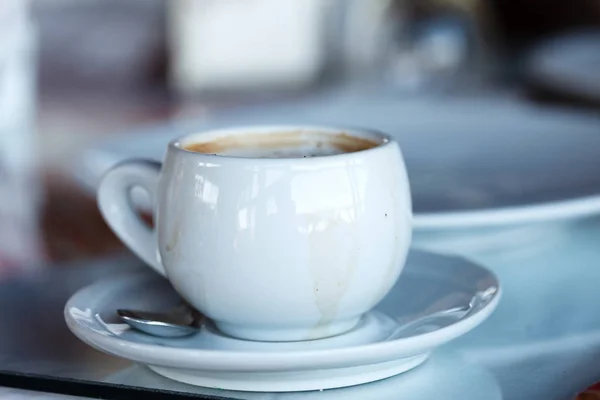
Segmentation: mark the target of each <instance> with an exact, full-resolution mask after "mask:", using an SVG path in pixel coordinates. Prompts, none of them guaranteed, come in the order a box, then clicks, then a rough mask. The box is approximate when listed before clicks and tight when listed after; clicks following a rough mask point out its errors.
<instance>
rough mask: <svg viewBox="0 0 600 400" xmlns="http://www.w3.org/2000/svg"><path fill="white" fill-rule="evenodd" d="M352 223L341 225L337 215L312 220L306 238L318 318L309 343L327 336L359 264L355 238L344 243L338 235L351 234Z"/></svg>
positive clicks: (344, 222)
mask: <svg viewBox="0 0 600 400" xmlns="http://www.w3.org/2000/svg"><path fill="white" fill-rule="evenodd" d="M352 222H353V221H344V219H343V218H342V217H341V216H340V215H337V216H336V217H334V218H331V219H327V218H315V219H313V220H312V221H311V224H310V225H311V228H312V229H311V232H310V234H309V237H308V240H309V246H310V256H309V263H310V265H309V267H310V273H311V276H312V279H313V294H314V296H315V304H316V306H317V308H318V310H319V312H320V314H321V318H320V319H319V321H318V322H317V324H316V325H315V327H314V328H313V329H312V330H311V331H310V333H309V335H308V336H309V337H308V338H309V339H315V338H320V337H326V336H330V334H329V333H328V330H329V328H330V325H331V323H332V322H333V321H334V319H335V317H336V315H337V312H338V307H339V304H340V302H341V300H342V298H343V297H344V295H345V294H346V292H347V291H348V287H349V286H350V283H351V282H352V278H353V276H354V273H355V271H356V267H357V263H358V247H357V240H356V236H355V235H354V237H351V238H350V240H349V241H345V240H343V239H344V238H345V237H346V235H341V234H340V233H341V232H350V231H351V230H352V226H351V225H352ZM336 228H337V229H336ZM338 232H339V233H338ZM342 254H343V256H342ZM340 257H343V258H340Z"/></svg>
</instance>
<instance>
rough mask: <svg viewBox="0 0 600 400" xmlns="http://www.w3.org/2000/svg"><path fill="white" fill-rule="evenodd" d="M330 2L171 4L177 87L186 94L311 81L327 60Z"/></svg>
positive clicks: (197, 0)
mask: <svg viewBox="0 0 600 400" xmlns="http://www.w3.org/2000/svg"><path fill="white" fill-rule="evenodd" d="M326 1H327V0H287V1H281V0H253V1H237V0H176V1H172V2H170V3H168V7H169V10H168V15H169V19H168V35H169V46H170V48H169V50H170V56H171V58H170V59H171V81H172V84H173V86H174V87H175V88H176V89H177V90H179V91H181V92H184V93H186V92H193V91H196V90H221V89H226V90H240V89H241V90H244V89H257V88H260V89H271V88H299V87H304V86H307V85H310V84H311V83H312V82H314V81H315V79H317V76H318V75H319V73H320V72H321V70H322V68H323V64H324V50H325V49H324V45H323V42H324V36H325V29H326V20H325V19H326V18H325V12H326V9H327V5H326V4H325V3H326Z"/></svg>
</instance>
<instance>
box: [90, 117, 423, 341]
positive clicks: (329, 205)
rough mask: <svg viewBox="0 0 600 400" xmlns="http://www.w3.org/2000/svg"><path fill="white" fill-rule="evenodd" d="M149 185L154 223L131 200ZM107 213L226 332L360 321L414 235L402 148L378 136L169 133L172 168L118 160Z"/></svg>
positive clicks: (327, 327) (287, 334)
mask: <svg viewBox="0 0 600 400" xmlns="http://www.w3.org/2000/svg"><path fill="white" fill-rule="evenodd" d="M134 187H141V188H143V189H145V190H146V191H147V192H148V193H149V195H150V198H151V201H152V202H153V205H154V229H152V228H150V227H149V226H148V225H147V224H145V223H144V222H143V220H142V219H140V217H139V216H138V215H137V213H136V211H135V210H134V208H133V207H132V201H131V199H130V193H131V190H132V189H133V188H134ZM98 203H99V207H100V210H101V212H102V214H103V216H104V218H105V219H106V221H107V222H108V224H109V225H110V226H111V227H112V229H113V230H114V231H115V233H116V234H117V235H118V236H119V237H120V238H121V240H122V241H123V242H125V244H127V246H129V247H130V248H131V250H133V251H134V252H135V253H136V254H137V255H138V256H139V257H141V258H142V259H143V260H144V261H145V262H146V263H148V264H149V265H150V266H151V267H152V268H154V269H155V270H156V271H158V272H159V273H160V274H162V275H164V276H165V277H167V279H169V281H170V282H171V284H172V285H173V287H174V288H175V289H176V290H177V291H178V292H179V293H180V294H181V296H182V297H183V298H184V299H185V300H187V301H188V302H189V303H190V304H191V305H193V306H194V307H196V308H197V309H198V310H199V311H201V312H202V313H204V314H205V315H206V316H207V317H209V318H210V319H211V320H212V321H213V322H214V324H215V325H216V327H217V328H218V329H219V330H220V331H221V332H223V333H225V334H228V335H231V336H234V337H238V338H242V339H249V340H261V341H295V340H307V339H316V338H323V337H327V336H333V335H337V334H340V333H343V332H346V331H348V330H350V329H352V328H353V327H354V326H355V325H356V324H357V323H358V321H359V320H360V318H361V316H362V315H363V314H364V313H365V312H367V311H369V310H370V309H371V308H373V307H374V306H375V305H376V304H377V303H378V302H379V301H380V300H381V299H382V298H383V297H384V296H385V295H386V294H387V293H388V291H389V290H390V289H391V287H392V286H393V285H394V283H395V282H396V280H397V279H398V276H399V275H400V272H401V271H402V268H403V266H404V262H405V259H406V255H407V252H408V248H409V245H410V240H411V222H412V211H411V209H412V208H411V196H410V189H409V183H408V178H407V174H406V169H405V165H404V161H403V158H402V155H401V152H400V148H399V146H398V144H397V143H396V142H395V141H394V140H393V139H392V138H390V137H389V136H387V135H384V134H381V133H378V132H372V131H369V130H357V129H355V130H348V129H339V128H330V127H305V126H258V127H256V126H254V127H240V128H233V129H221V130H214V131H208V132H202V133H197V134H192V135H189V136H185V137H183V138H180V139H177V140H174V141H172V142H171V143H170V144H169V146H168V149H167V152H166V157H165V159H164V162H163V164H162V166H161V165H160V164H158V163H155V162H151V161H141V160H132V161H127V162H124V163H121V164H119V165H117V166H116V167H114V168H113V169H111V170H110V171H109V172H107V173H106V175H105V176H104V178H103V180H102V182H101V184H100V187H99V190H98Z"/></svg>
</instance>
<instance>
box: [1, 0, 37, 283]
mask: <svg viewBox="0 0 600 400" xmlns="http://www.w3.org/2000/svg"><path fill="white" fill-rule="evenodd" d="M28 6H29V2H27V1H24V0H2V1H1V2H0V37H2V40H1V41H0V276H2V275H3V274H5V273H6V272H7V271H9V270H13V269H14V268H18V269H23V268H27V267H29V266H33V265H35V264H36V261H38V260H39V258H40V257H41V255H42V251H41V246H40V244H39V240H38V236H37V233H38V229H37V223H38V215H37V210H38V206H39V199H40V182H39V179H37V175H36V159H37V156H36V151H35V149H36V138H35V114H36V113H35V99H36V93H35V92H36V90H35V87H36V85H35V82H36V67H35V65H36V62H35V50H36V47H37V46H36V35H35V30H34V28H33V25H32V23H31V21H30V19H29V15H28Z"/></svg>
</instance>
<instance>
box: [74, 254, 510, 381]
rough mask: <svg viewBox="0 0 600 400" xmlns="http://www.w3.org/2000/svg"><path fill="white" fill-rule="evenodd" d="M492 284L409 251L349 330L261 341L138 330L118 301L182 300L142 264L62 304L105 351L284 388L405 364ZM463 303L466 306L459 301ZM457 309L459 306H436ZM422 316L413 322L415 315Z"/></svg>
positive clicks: (394, 370)
mask: <svg viewBox="0 0 600 400" xmlns="http://www.w3.org/2000/svg"><path fill="white" fill-rule="evenodd" d="M499 298H500V286H499V283H498V280H497V279H496V277H495V276H494V275H493V274H492V273H491V272H489V271H488V270H486V269H484V268H482V267H480V266H477V265H475V264H473V263H471V262H469V261H466V260H464V259H461V258H457V257H446V256H439V255H434V254H429V253H423V252H417V251H413V252H411V253H410V255H409V258H408V262H407V266H406V268H405V270H404V272H403V273H402V276H401V278H400V280H399V281H398V283H397V284H396V285H395V287H394V288H393V289H392V291H391V292H390V294H389V295H388V296H387V297H386V298H385V299H384V300H383V301H382V302H381V303H380V304H379V305H378V306H377V307H376V309H375V310H373V311H372V312H370V313H368V314H367V315H365V317H364V318H363V320H362V321H361V323H360V324H359V325H358V326H357V327H356V328H355V329H353V330H352V331H350V332H348V333H346V334H343V335H340V336H337V337H333V338H327V339H321V340H314V341H306V342H294V343H261V342H250V341H244V340H238V339H234V338H230V337H227V336H224V335H222V334H220V333H219V332H217V331H216V330H214V329H213V328H212V327H211V326H206V327H204V329H202V330H201V332H200V333H199V334H197V335H196V336H194V337H191V338H185V339H161V338H154V337H151V336H147V335H144V334H142V333H138V332H136V331H133V330H131V329H129V327H128V326H127V325H123V324H121V323H119V322H118V319H117V318H116V309H117V308H138V309H149V310H160V309H162V308H169V307H172V306H174V305H175V304H176V303H178V302H179V301H180V299H179V297H178V295H177V294H176V293H175V292H174V291H173V290H172V289H171V286H170V285H169V284H168V283H167V282H166V281H165V280H163V279H162V278H159V277H157V276H155V275H154V274H152V273H150V272H148V273H144V274H135V275H129V276H120V277H115V278H114V279H111V280H105V281H102V282H98V283H96V284H94V285H92V286H89V287H87V288H84V289H82V290H80V291H79V292H77V293H76V294H75V295H74V296H73V297H72V298H71V299H70V300H69V301H68V302H67V305H66V306H65V318H66V321H67V324H68V326H69V328H70V329H71V331H73V332H74V333H75V335H77V336H78V337H79V338H80V339H81V340H83V341H84V342H86V343H88V344H90V345H91V346H93V347H95V348H97V349H99V350H101V351H104V352H106V353H109V354H112V355H115V356H118V357H123V358H126V359H129V360H132V361H136V362H140V363H143V364H146V365H148V366H149V367H150V368H151V369H153V370H154V371H155V372H157V373H159V374H161V375H164V376H166V377H168V378H171V379H174V380H177V381H181V382H184V383H188V384H193V385H198V386H205V387H212V388H221V389H229V390H245V391H270V392H288V391H305V390H318V389H327V388H336V387H345V386H352V385H357V384H361V383H366V382H372V381H376V380H380V379H383V378H387V377H390V376H393V375H397V374H399V373H402V372H405V371H407V370H409V369H412V368H414V367H416V366H417V365H419V364H421V363H422V362H423V361H425V360H426V359H427V357H428V355H429V353H430V352H431V351H432V350H434V349H435V348H436V347H438V346H440V345H442V344H444V343H446V342H448V341H450V340H452V339H455V338H457V337H459V336H461V335H463V334H465V333H466V332H468V331H470V330H472V329H473V328H475V327H476V326H477V325H479V324H480V323H481V322H483V321H484V320H485V319H486V318H487V317H488V316H489V315H490V314H491V313H492V312H493V310H494V309H495V307H496V305H497V303H498V301H499ZM469 305H470V307H468V311H467V307H466V306H469ZM453 308H459V309H464V310H463V311H462V312H460V313H454V314H451V315H448V314H446V315H444V314H440V311H443V310H447V309H453ZM424 317H430V318H427V319H426V320H423V321H426V323H417V324H411V325H410V328H407V324H408V323H409V322H410V321H414V320H415V319H416V318H424Z"/></svg>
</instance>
